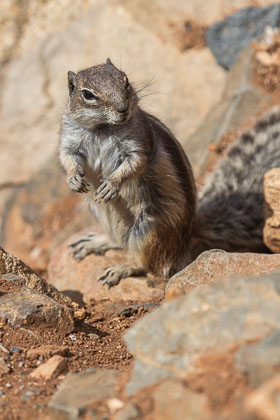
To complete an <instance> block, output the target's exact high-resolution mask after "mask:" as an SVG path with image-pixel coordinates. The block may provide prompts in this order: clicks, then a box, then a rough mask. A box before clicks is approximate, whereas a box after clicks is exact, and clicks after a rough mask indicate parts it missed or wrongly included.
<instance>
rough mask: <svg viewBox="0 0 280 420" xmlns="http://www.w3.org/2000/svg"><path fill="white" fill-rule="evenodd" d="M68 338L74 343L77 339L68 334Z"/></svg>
mask: <svg viewBox="0 0 280 420" xmlns="http://www.w3.org/2000/svg"><path fill="white" fill-rule="evenodd" d="M69 338H70V340H72V341H76V340H77V337H76V336H75V335H74V334H70V335H69Z"/></svg>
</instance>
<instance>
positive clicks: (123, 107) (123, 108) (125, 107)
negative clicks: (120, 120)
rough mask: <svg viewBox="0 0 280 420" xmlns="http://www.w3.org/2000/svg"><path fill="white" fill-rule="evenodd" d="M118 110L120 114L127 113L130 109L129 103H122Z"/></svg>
mask: <svg viewBox="0 0 280 420" xmlns="http://www.w3.org/2000/svg"><path fill="white" fill-rule="evenodd" d="M117 111H118V112H119V113H120V114H125V113H126V112H127V111H128V104H122V105H119V106H118V107H117Z"/></svg>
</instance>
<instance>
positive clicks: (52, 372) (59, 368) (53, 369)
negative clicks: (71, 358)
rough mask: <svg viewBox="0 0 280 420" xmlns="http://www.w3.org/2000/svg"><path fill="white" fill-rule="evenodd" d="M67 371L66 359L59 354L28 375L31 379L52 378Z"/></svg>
mask: <svg viewBox="0 0 280 420" xmlns="http://www.w3.org/2000/svg"><path fill="white" fill-rule="evenodd" d="M66 371H67V361H66V359H64V358H63V357H61V356H58V355H56V356H53V357H52V358H51V359H49V360H48V361H47V362H46V363H44V364H43V365H41V366H39V367H37V368H36V369H35V370H33V372H31V374H30V376H31V377H32V378H33V379H46V380H48V379H52V378H56V377H57V376H59V375H60V374H62V373H65V372H66Z"/></svg>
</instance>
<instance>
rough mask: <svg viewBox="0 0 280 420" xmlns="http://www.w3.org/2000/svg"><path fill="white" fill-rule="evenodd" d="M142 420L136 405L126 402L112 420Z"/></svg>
mask: <svg viewBox="0 0 280 420" xmlns="http://www.w3.org/2000/svg"><path fill="white" fill-rule="evenodd" d="M141 418H143V416H142V414H141V411H140V410H139V408H138V407H137V405H136V404H134V403H132V402H128V403H127V404H126V405H125V406H124V408H122V409H120V410H118V412H117V413H116V414H115V415H114V416H113V420H134V419H141Z"/></svg>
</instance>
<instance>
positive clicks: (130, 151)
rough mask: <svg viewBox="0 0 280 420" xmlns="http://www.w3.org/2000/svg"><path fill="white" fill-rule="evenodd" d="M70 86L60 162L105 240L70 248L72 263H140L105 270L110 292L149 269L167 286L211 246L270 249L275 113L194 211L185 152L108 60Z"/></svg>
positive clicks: (277, 154)
mask: <svg viewBox="0 0 280 420" xmlns="http://www.w3.org/2000/svg"><path fill="white" fill-rule="evenodd" d="M68 87H69V101H68V104H67V107H66V112H65V114H64V116H63V119H62V127H61V135H60V145H59V157H60V162H61V164H62V166H63V167H64V169H65V171H66V175H67V182H68V185H69V187H70V188H71V189H72V190H73V191H78V192H82V193H87V196H88V202H89V208H90V210H91V212H92V213H93V214H94V216H95V217H96V218H97V220H98V221H99V223H100V224H101V226H102V228H103V230H104V232H105V235H102V236H101V235H96V234H94V233H91V234H89V235H88V236H86V237H83V238H81V239H80V240H79V241H77V242H75V243H73V244H71V247H72V250H73V255H74V257H75V258H78V259H80V258H84V257H85V256H86V255H87V254H89V253H97V254H103V253H104V252H105V251H106V250H108V249H112V248H122V249H124V250H127V251H128V253H129V254H130V255H131V256H132V257H133V258H134V259H135V264H132V265H118V266H114V267H112V268H110V269H108V270H106V271H105V273H104V275H103V276H101V277H100V280H101V281H102V282H103V284H107V285H108V286H109V287H111V286H113V285H116V284H118V282H119V281H120V279H122V278H124V277H128V276H133V275H138V274H141V273H145V272H147V271H148V272H151V273H153V274H156V275H159V276H162V277H165V278H168V277H170V276H171V275H173V274H174V273H176V272H177V271H179V270H180V269H182V268H183V267H185V266H186V265H187V264H189V263H190V262H191V261H192V260H193V259H194V258H195V257H196V256H197V255H198V254H199V253H200V252H202V251H204V250H206V249H210V248H213V247H218V248H223V249H225V250H228V251H232V250H241V249H242V250H250V249H251V250H256V251H261V250H263V249H264V245H263V241H262V225H263V210H262V205H263V192H262V182H263V175H264V172H265V171H267V170H268V169H270V168H272V167H275V166H277V165H278V166H279V165H280V147H279V146H280V134H279V133H280V123H279V121H280V113H279V112H274V113H272V114H271V115H270V116H269V117H267V118H266V119H264V120H262V121H261V122H260V123H259V124H258V125H257V126H256V130H255V131H252V132H251V133H247V134H246V135H244V136H243V137H242V139H241V142H240V143H239V145H235V146H233V147H232V148H231V150H230V151H229V154H228V157H227V158H225V160H224V161H223V162H222V163H221V164H220V165H219V167H218V168H217V170H216V171H215V173H214V174H213V175H211V177H210V179H209V180H208V181H207V182H206V185H205V187H204V189H203V190H202V192H201V194H200V197H199V201H198V204H197V200H196V197H197V194H196V187H195V182H194V177H193V173H192V169H191V166H190V163H189V161H188V158H187V157H186V155H185V153H184V151H183V149H182V147H181V145H180V144H179V142H178V141H177V139H176V138H175V137H174V135H173V134H172V133H171V131H170V130H169V129H168V128H167V127H166V126H165V125H164V124H163V123H162V122H161V121H159V120H158V119H157V118H155V117H153V116H152V115H149V114H148V113H146V112H144V111H143V110H142V109H141V108H140V107H139V105H138V101H139V100H138V96H137V92H136V91H135V90H134V88H133V87H132V86H131V84H130V83H129V80H128V77H127V76H126V74H125V73H124V72H122V71H120V70H118V69H117V68H116V67H115V66H114V65H113V64H112V62H111V61H110V59H108V60H107V62H106V64H102V65H97V66H93V67H90V68H88V69H86V70H82V71H79V72H78V73H77V74H75V73H73V72H68ZM272 125H273V127H274V126H275V129H274V128H271V133H270V136H268V135H267V127H268V126H272ZM264 130H266V135H263V133H262V132H263V131H264ZM268 137H269V138H268ZM268 144H269V145H268Z"/></svg>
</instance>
